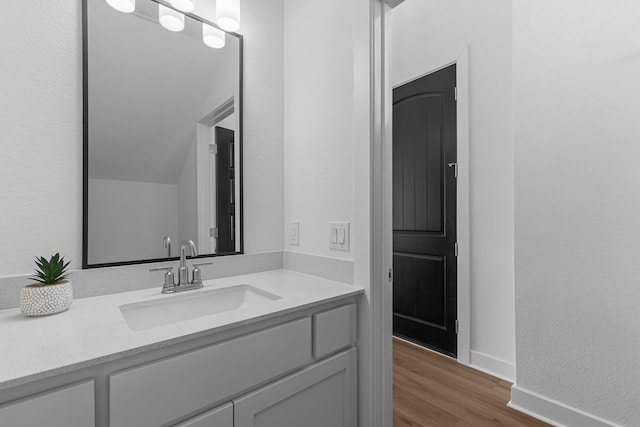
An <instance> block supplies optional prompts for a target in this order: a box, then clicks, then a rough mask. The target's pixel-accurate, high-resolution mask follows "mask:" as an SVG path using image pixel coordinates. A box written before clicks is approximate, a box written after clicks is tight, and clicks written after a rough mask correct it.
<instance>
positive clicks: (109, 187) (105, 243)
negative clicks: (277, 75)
mask: <svg viewBox="0 0 640 427" xmlns="http://www.w3.org/2000/svg"><path fill="white" fill-rule="evenodd" d="M198 5H199V6H201V7H202V8H203V9H202V10H201V11H198V10H196V11H194V14H197V15H199V16H204V17H206V14H207V10H206V6H207V4H206V2H198ZM162 8H166V6H165V5H162V4H159V3H157V2H155V1H152V0H137V1H136V9H135V11H133V12H131V13H122V12H120V11H117V10H116V9H114V8H113V7H111V6H110V5H109V4H108V3H107V2H106V1H105V0H86V16H85V22H84V23H85V147H84V148H85V201H84V254H83V258H84V259H83V264H84V266H85V267H94V266H103V265H111V264H126V263H132V262H144V261H157V260H161V259H164V258H175V257H177V256H179V250H180V243H181V242H182V241H186V240H192V241H193V242H194V243H195V245H196V248H197V249H198V253H199V255H208V254H221V253H236V252H241V251H242V247H241V241H242V230H241V197H240V196H241V191H240V190H241V182H240V181H241V180H240V178H241V149H240V146H241V144H240V142H241V134H240V132H241V127H240V124H241V105H240V99H241V51H242V46H241V44H242V40H241V37H240V36H237V35H235V34H231V33H226V34H224V33H221V32H220V31H218V30H217V29H216V28H215V27H214V26H210V25H206V26H204V27H203V23H202V22H200V21H199V20H198V19H195V18H194V17H190V16H188V15H187V16H184V15H180V16H183V17H184V24H183V25H178V24H180V19H179V18H178V22H177V23H176V22H175V21H174V22H173V24H172V25H173V27H172V28H171V31H169V30H167V28H169V27H167V28H165V26H163V25H164V24H163V25H161V23H160V21H159V18H160V14H162V13H166V11H165V12H162ZM171 12H175V11H171ZM181 27H182V28H181ZM220 34H222V35H223V41H221V40H220ZM207 36H209V37H208V38H207ZM222 43H224V46H223V47H220V45H221V44H222ZM212 46H213V47H212Z"/></svg>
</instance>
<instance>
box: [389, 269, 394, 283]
mask: <svg viewBox="0 0 640 427" xmlns="http://www.w3.org/2000/svg"><path fill="white" fill-rule="evenodd" d="M389 283H393V269H391V268H390V269H389Z"/></svg>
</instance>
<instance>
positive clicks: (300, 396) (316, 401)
mask: <svg viewBox="0 0 640 427" xmlns="http://www.w3.org/2000/svg"><path fill="white" fill-rule="evenodd" d="M355 369H356V350H355V349H351V350H348V351H346V352H343V353H340V354H338V355H336V356H333V357H331V358H329V359H326V360H324V361H322V362H319V363H316V364H314V365H311V366H310V367H308V368H305V369H303V370H301V371H300V372H297V373H295V374H293V375H290V376H288V377H286V378H284V379H282V380H279V381H276V382H274V383H272V384H269V385H268V386H266V387H263V388H261V389H259V390H257V391H255V392H253V393H250V394H248V395H246V396H244V397H241V398H239V399H236V400H234V402H233V403H234V419H235V423H234V427H283V426H287V427H327V426H331V427H354V426H356V383H355Z"/></svg>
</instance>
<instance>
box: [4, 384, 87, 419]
mask: <svg viewBox="0 0 640 427" xmlns="http://www.w3.org/2000/svg"><path fill="white" fill-rule="evenodd" d="M94 425H95V412H94V399H93V381H86V382H83V383H79V384H73V385H70V386H67V387H61V388H58V389H55V390H52V391H46V392H44V393H41V394H38V395H36V396H30V397H28V398H25V399H21V400H19V401H17V402H12V403H9V404H7V405H4V406H2V407H0V426H7V427H8V426H11V427H34V426H47V427H75V426H78V427H80V426H81V427H93V426H94Z"/></svg>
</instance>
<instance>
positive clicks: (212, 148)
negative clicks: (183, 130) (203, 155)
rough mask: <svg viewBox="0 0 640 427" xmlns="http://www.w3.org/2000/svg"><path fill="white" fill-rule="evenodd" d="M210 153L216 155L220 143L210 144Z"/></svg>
mask: <svg viewBox="0 0 640 427" xmlns="http://www.w3.org/2000/svg"><path fill="white" fill-rule="evenodd" d="M209 154H212V155H214V156H215V155H216V154H218V144H209Z"/></svg>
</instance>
